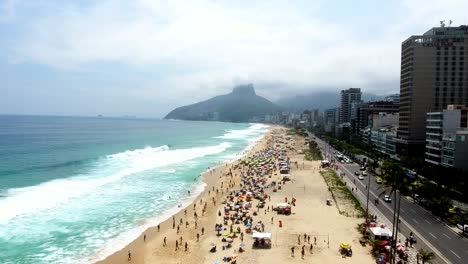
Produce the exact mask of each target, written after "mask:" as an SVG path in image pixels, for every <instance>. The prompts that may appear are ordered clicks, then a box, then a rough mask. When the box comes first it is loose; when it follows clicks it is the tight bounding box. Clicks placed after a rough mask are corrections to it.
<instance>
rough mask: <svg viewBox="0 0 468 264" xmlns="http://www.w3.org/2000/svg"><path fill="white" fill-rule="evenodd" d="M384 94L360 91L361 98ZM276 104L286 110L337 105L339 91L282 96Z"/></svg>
mask: <svg viewBox="0 0 468 264" xmlns="http://www.w3.org/2000/svg"><path fill="white" fill-rule="evenodd" d="M383 97H384V96H380V95H375V94H371V93H362V100H363V101H364V102H367V101H376V100H381V99H383ZM275 103H276V104H277V105H279V106H281V107H283V108H284V109H287V110H305V109H320V110H325V109H328V108H333V107H338V106H339V104H340V92H339V91H316V92H312V93H308V94H303V95H296V96H293V97H283V98H280V99H279V100H277V101H276V102H275Z"/></svg>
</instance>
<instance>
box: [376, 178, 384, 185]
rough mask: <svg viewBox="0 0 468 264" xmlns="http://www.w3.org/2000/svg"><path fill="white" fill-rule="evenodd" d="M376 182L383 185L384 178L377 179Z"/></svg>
mask: <svg viewBox="0 0 468 264" xmlns="http://www.w3.org/2000/svg"><path fill="white" fill-rule="evenodd" d="M375 182H376V183H378V184H381V183H382V182H383V181H382V178H380V177H375Z"/></svg>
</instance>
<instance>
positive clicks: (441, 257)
mask: <svg viewBox="0 0 468 264" xmlns="http://www.w3.org/2000/svg"><path fill="white" fill-rule="evenodd" d="M339 165H341V166H339V167H341V168H342V169H344V170H346V171H347V172H348V173H349V174H348V177H349V178H352V173H351V172H350V171H349V170H348V169H347V168H346V167H344V166H342V164H339ZM349 175H351V176H349ZM359 182H360V181H359ZM360 183H361V185H362V186H363V187H364V183H362V182H360ZM362 191H363V195H364V192H366V191H367V190H362ZM370 194H371V195H373V196H374V197H377V195H376V194H375V193H374V192H373V191H372V190H370ZM383 206H384V207H386V208H387V209H388V210H389V211H390V212H392V210H393V209H392V208H390V207H389V206H388V205H387V204H383ZM371 207H372V206H371ZM375 209H376V211H378V212H380V214H381V215H382V216H383V217H384V218H387V217H386V216H385V214H384V213H383V212H382V210H381V208H377V207H375ZM400 210H401V209H400ZM410 210H412V211H413V212H415V211H414V210H413V209H410ZM387 220H388V218H387ZM388 221H389V222H390V220H388ZM413 221H416V220H414V219H413ZM401 223H403V224H404V225H406V226H407V227H408V228H411V229H413V232H414V234H415V235H416V236H418V237H419V238H420V239H421V240H422V241H423V242H424V243H425V244H426V245H427V246H428V247H429V248H430V249H432V251H434V253H435V254H436V255H437V256H438V257H439V258H440V259H441V260H442V261H443V262H445V263H451V262H450V261H449V260H448V259H447V258H446V257H445V256H444V255H443V254H442V253H441V252H440V251H439V250H438V249H437V248H436V247H434V246H433V245H432V244H431V243H429V241H427V240H426V239H425V238H424V236H423V235H421V234H420V233H419V232H418V231H416V230H415V228H414V227H413V226H412V225H410V224H409V223H408V222H406V221H405V220H404V219H403V218H401ZM449 230H450V231H452V232H454V233H455V231H453V230H451V229H449ZM467 252H468V251H467Z"/></svg>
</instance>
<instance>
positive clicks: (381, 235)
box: [369, 225, 392, 240]
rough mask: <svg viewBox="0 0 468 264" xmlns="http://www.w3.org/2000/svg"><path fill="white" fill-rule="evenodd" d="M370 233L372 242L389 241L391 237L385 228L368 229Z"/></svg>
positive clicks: (390, 233)
mask: <svg viewBox="0 0 468 264" xmlns="http://www.w3.org/2000/svg"><path fill="white" fill-rule="evenodd" d="M369 229H370V231H371V239H372V240H382V239H383V240H384V239H389V238H390V237H392V231H391V230H390V229H388V228H387V227H386V226H383V225H382V226H376V227H371V228H369Z"/></svg>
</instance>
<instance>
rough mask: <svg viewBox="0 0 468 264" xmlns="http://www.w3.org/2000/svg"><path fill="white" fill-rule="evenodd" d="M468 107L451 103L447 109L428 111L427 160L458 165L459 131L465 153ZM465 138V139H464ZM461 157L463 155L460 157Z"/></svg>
mask: <svg viewBox="0 0 468 264" xmlns="http://www.w3.org/2000/svg"><path fill="white" fill-rule="evenodd" d="M467 114H468V108H467V107H465V106H462V105H449V106H447V109H444V110H443V111H438V112H429V113H427V119H426V152H425V161H426V162H429V163H432V164H435V165H442V166H446V167H456V166H455V165H456V164H455V163H456V162H455V160H456V158H457V155H456V151H457V149H456V145H457V133H459V134H460V136H459V137H458V139H459V145H460V149H459V150H458V151H459V153H460V154H459V155H463V152H464V151H465V150H463V149H461V148H464V147H466V146H464V144H465V143H464V142H465V141H464V137H463V135H464V132H463V130H464V129H467V128H468V126H467V123H468V122H467V121H468V120H467ZM462 139H463V140H462ZM458 158H459V159H461V157H458Z"/></svg>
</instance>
